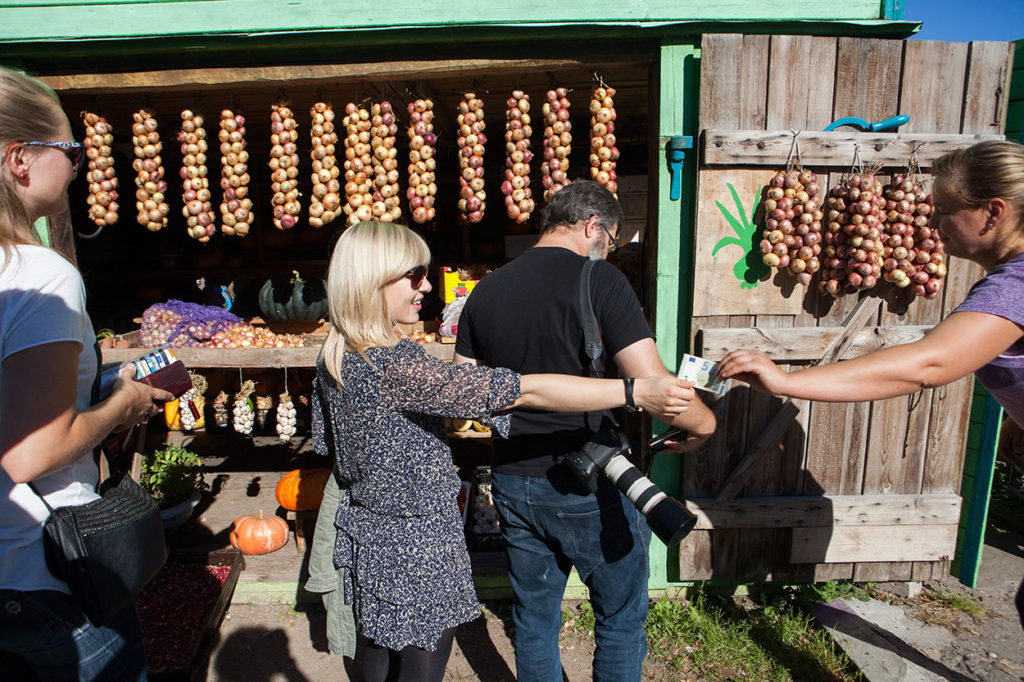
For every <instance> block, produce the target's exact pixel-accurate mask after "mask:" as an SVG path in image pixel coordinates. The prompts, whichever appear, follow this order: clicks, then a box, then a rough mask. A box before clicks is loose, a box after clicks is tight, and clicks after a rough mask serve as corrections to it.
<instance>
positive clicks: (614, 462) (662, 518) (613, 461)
mask: <svg viewBox="0 0 1024 682" xmlns="http://www.w3.org/2000/svg"><path fill="white" fill-rule="evenodd" d="M679 433H680V431H679V430H675V431H673V432H670V433H666V434H665V435H663V436H661V437H659V438H657V439H656V440H655V441H653V442H652V443H651V449H652V450H653V451H656V450H659V449H661V448H663V447H664V444H665V441H666V440H670V439H672V438H674V437H676V436H678V435H679ZM629 453H630V445H629V439H628V438H627V437H626V434H625V433H623V432H622V430H621V429H619V428H618V427H616V426H608V425H605V426H603V427H602V428H601V429H600V430H598V431H596V432H595V433H594V435H593V436H591V438H590V440H589V441H587V443H586V444H585V445H584V446H583V449H581V450H578V451H576V452H574V453H572V454H570V455H569V456H568V457H566V460H565V461H566V464H568V466H569V469H570V470H571V471H572V472H573V474H575V475H576V478H578V479H579V480H580V482H581V483H583V485H585V486H587V488H588V489H589V490H590V491H591V492H597V477H598V476H599V475H603V476H604V477H605V478H607V479H608V480H609V481H611V482H612V483H613V484H614V485H615V487H616V488H618V489H619V490H620V491H621V492H622V494H623V495H625V496H626V497H627V498H629V501H630V502H632V503H633V504H634V506H636V508H637V509H638V510H639V511H640V513H641V514H643V515H644V518H646V519H647V525H649V526H650V527H651V530H652V531H654V534H655V535H657V536H658V537H659V538H660V539H661V541H662V542H664V543H665V544H666V545H667V546H669V547H674V546H676V545H678V544H679V543H680V542H681V541H682V539H683V538H684V537H686V535H687V533H689V532H690V531H691V530H693V527H694V526H695V525H696V524H697V517H696V516H694V515H693V514H691V513H690V510H688V509H687V508H686V507H685V506H683V504H682V503H681V502H679V500H676V499H675V498H672V497H669V496H668V495H667V494H666V493H665V491H663V490H662V489H661V488H659V487H658V486H657V485H656V484H655V483H654V482H653V481H651V479H649V478H647V477H646V476H644V475H643V474H642V473H641V472H640V470H639V469H637V468H636V467H635V466H633V463H632V462H630V461H629V459H628V455H629Z"/></svg>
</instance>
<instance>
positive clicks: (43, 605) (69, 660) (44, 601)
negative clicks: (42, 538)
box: [0, 590, 146, 682]
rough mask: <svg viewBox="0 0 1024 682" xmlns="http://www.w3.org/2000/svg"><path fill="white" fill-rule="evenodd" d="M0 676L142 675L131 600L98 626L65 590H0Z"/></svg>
mask: <svg viewBox="0 0 1024 682" xmlns="http://www.w3.org/2000/svg"><path fill="white" fill-rule="evenodd" d="M0 670H3V672H2V673H0V678H3V679H4V680H11V681H12V682H22V681H23V680H36V679H38V680H41V681H45V682H51V681H52V682H64V681H65V680H66V681H67V682H85V681H86V680H94V681H96V682H100V681H108V680H109V682H130V681H132V680H142V681H144V680H145V679H146V652H145V649H144V647H143V644H142V627H141V626H140V624H139V614H138V612H137V611H136V610H135V605H134V604H130V605H129V606H127V607H125V608H123V609H121V611H120V612H119V613H117V614H116V615H115V616H113V617H112V618H111V619H110V621H109V622H107V623H105V624H104V625H103V626H102V627H97V626H95V625H92V624H91V623H90V622H89V621H88V620H87V619H86V617H85V615H84V614H83V613H82V610H81V609H80V608H79V607H78V606H77V604H76V603H75V602H74V600H73V599H72V598H71V596H70V595H67V594H64V593H63V592H57V591H55V590H39V591H32V592H20V591H16V590H0Z"/></svg>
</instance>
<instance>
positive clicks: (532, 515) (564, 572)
mask: <svg viewBox="0 0 1024 682" xmlns="http://www.w3.org/2000/svg"><path fill="white" fill-rule="evenodd" d="M566 475H567V476H568V475H569V474H566ZM493 483H494V486H493V493H494V502H495V505H496V506H497V508H498V513H499V515H500V518H501V530H502V535H503V536H504V537H505V540H506V541H507V543H508V560H509V578H510V579H511V581H512V589H513V590H514V591H515V602H514V605H513V614H512V615H513V621H514V623H515V630H516V631H515V652H516V674H517V675H518V678H519V680H520V682H534V681H536V682H559V681H560V680H561V679H562V666H561V661H560V658H559V650H558V635H559V632H561V629H562V597H563V595H564V593H565V585H566V581H567V579H568V576H569V570H570V568H571V567H572V566H575V567H576V572H577V573H578V574H579V576H580V579H581V580H582V581H583V583H584V584H585V585H586V586H587V587H588V588H589V590H590V601H591V604H592V605H593V607H594V618H595V620H596V624H595V627H594V636H595V640H596V644H597V651H596V652H595V653H594V670H593V674H594V676H593V679H594V680H595V681H596V682H600V681H603V680H608V681H609V682H630V681H632V680H639V679H640V675H641V672H642V670H643V661H644V657H645V656H646V655H647V639H646V637H645V636H644V622H645V621H646V620H647V603H648V596H647V579H648V574H649V566H648V558H647V549H648V546H649V544H650V539H651V531H650V529H649V528H648V526H647V522H646V521H645V520H644V518H643V516H641V514H640V513H639V512H638V511H637V510H636V508H635V507H634V506H633V504H632V503H631V502H630V501H629V500H628V499H626V497H625V496H624V495H622V494H621V493H620V492H619V491H618V490H616V489H615V488H614V487H613V486H612V484H611V483H609V482H608V481H607V480H606V479H603V478H602V479H601V481H600V487H599V489H598V492H597V494H590V493H589V492H588V491H587V490H586V489H585V488H584V487H583V486H582V485H580V484H579V483H578V482H576V481H575V480H569V479H565V480H562V479H558V478H553V479H552V480H549V479H547V478H535V477H526V476H511V475H507V474H498V473H496V474H494V476H493Z"/></svg>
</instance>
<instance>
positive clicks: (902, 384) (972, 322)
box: [718, 312, 1024, 402]
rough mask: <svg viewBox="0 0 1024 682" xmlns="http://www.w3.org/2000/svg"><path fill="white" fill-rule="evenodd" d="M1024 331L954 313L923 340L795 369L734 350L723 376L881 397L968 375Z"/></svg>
mask: <svg viewBox="0 0 1024 682" xmlns="http://www.w3.org/2000/svg"><path fill="white" fill-rule="evenodd" d="M1022 335H1024V329H1022V328H1021V326H1020V325H1018V324H1016V323H1014V322H1011V321H1010V320H1007V319H1006V318H1004V317H999V316H998V315H990V314H988V313H973V312H962V313H954V314H953V315H950V316H949V317H947V318H946V319H945V320H944V321H943V322H942V323H940V324H939V325H938V326H937V327H935V328H934V329H932V330H931V331H930V332H928V333H927V334H926V335H925V337H924V338H923V339H921V340H919V341H915V342H913V343H906V344H902V345H899V346H893V347H891V348H883V349H882V350H879V351H875V352H874V353H868V354H867V355H862V356H861V357H859V358H854V359H852V360H844V361H842V362H837V363H834V364H831V365H821V366H818V367H811V368H808V369H804V370H799V371H795V372H786V371H784V370H782V369H781V368H779V367H778V366H777V365H776V364H775V363H774V362H772V361H771V360H769V359H768V357H767V356H765V354H764V353H761V352H760V351H746V350H738V351H732V352H731V353H729V354H728V355H726V356H725V357H724V358H723V359H722V361H721V362H720V363H719V364H718V376H720V377H723V378H726V379H739V380H740V381H744V382H746V383H748V384H750V385H751V386H753V387H754V388H756V389H758V390H760V391H765V392H766V393H772V394H774V395H780V396H790V397H793V398H805V399H808V400H820V401H826V402H859V401H864V400H881V399H884V398H892V397H895V396H898V395H905V394H908V393H913V392H914V391H919V390H921V389H924V388H932V387H935V386H943V385H945V384H948V383H950V382H953V381H956V380H957V379H960V378H962V377H965V376H967V375H968V374H970V373H971V372H973V371H974V370H976V369H978V368H979V367H981V366H982V365H984V364H985V363H987V362H989V361H991V360H993V359H994V358H996V357H997V356H998V355H999V354H1000V353H1002V352H1003V351H1005V350H1006V349H1007V348H1009V347H1010V346H1011V345H1013V343H1014V342H1015V341H1017V339H1019V338H1020V337H1021V336H1022Z"/></svg>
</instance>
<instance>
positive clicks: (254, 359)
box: [103, 343, 487, 435]
mask: <svg viewBox="0 0 1024 682" xmlns="http://www.w3.org/2000/svg"><path fill="white" fill-rule="evenodd" d="M423 347H424V348H425V349H426V351H427V353H428V354H429V355H432V356H434V357H436V358H440V359H442V360H446V361H448V362H451V360H452V358H453V357H454V356H455V345H454V344H450V343H445V344H442V343H425V344H423ZM150 350H152V349H151V348H104V349H103V362H104V363H114V362H127V361H129V360H133V359H135V358H137V357H139V356H140V355H144V354H146V353H147V352H149V351H150ZM172 350H173V352H174V357H175V358H177V359H178V360H181V361H182V362H184V363H185V366H186V367H188V368H190V369H191V368H200V367H202V368H218V367H232V368H234V367H241V368H243V369H245V368H259V367H315V366H316V358H317V356H318V355H319V354H320V345H319V344H317V345H315V346H303V347H301V348H174V349H172ZM481 435H487V434H481Z"/></svg>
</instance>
